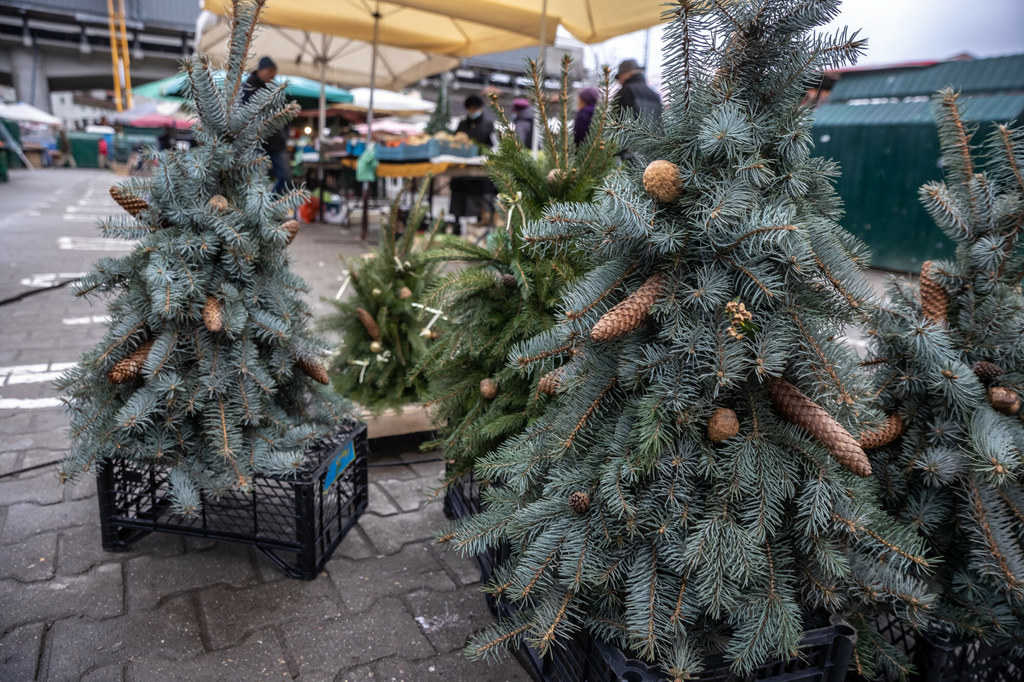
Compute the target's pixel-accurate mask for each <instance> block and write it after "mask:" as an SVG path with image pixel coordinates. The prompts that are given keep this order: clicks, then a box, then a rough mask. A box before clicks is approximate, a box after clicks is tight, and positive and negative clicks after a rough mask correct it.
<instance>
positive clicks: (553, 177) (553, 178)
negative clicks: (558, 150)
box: [548, 168, 564, 185]
mask: <svg viewBox="0 0 1024 682" xmlns="http://www.w3.org/2000/svg"><path fill="white" fill-rule="evenodd" d="M562 177H564V173H562V169H561V168H552V169H551V170H549V171H548V184H549V185H553V184H555V183H556V182H558V181H559V180H561V179H562Z"/></svg>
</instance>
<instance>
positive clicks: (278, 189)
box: [242, 57, 292, 194]
mask: <svg viewBox="0 0 1024 682" xmlns="http://www.w3.org/2000/svg"><path fill="white" fill-rule="evenodd" d="M276 75H277V64H275V63H274V60H273V59H271V58H270V57H261V58H260V61H259V63H258V64H257V65H256V69H255V70H254V71H253V72H252V73H250V74H249V77H248V78H247V79H246V80H245V83H244V84H243V85H242V104H245V103H246V102H248V101H249V99H250V98H251V97H252V96H253V95H255V94H256V93H257V92H259V91H260V90H262V89H263V88H266V87H270V84H271V83H272V82H273V80H274V77H275V76H276ZM287 146H288V126H284V127H283V128H281V130H279V131H277V132H276V133H273V134H271V135H270V136H269V137H267V138H266V139H264V140H263V151H265V152H266V153H267V156H269V157H270V174H271V175H272V176H273V178H274V187H273V190H272V191H273V192H274V193H275V194H282V193H283V192H284V191H285V189H286V188H287V187H288V185H290V184H291V182H292V171H291V159H289V158H288V149H287Z"/></svg>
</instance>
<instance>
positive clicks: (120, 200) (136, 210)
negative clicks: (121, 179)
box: [110, 185, 149, 218]
mask: <svg viewBox="0 0 1024 682" xmlns="http://www.w3.org/2000/svg"><path fill="white" fill-rule="evenodd" d="M110 196H111V197H113V199H114V201H116V202H117V205H118V206H120V207H121V208H123V209H124V210H126V211H128V213H130V214H131V216H132V217H133V218H135V217H137V216H138V215H139V214H140V213H142V212H143V211H145V210H146V209H148V208H149V202H148V201H146V200H145V199H143V198H142V197H137V196H135V195H134V194H128V193H127V192H125V191H123V190H122V189H121V188H120V187H118V186H117V185H111V187H110Z"/></svg>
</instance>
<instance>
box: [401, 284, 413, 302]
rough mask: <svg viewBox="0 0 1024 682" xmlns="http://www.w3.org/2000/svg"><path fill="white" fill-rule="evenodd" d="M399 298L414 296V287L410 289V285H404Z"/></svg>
mask: <svg viewBox="0 0 1024 682" xmlns="http://www.w3.org/2000/svg"><path fill="white" fill-rule="evenodd" d="M398 298H400V299H402V300H403V301H404V300H405V299H407V298H412V289H410V288H409V287H402V288H401V289H399V290H398Z"/></svg>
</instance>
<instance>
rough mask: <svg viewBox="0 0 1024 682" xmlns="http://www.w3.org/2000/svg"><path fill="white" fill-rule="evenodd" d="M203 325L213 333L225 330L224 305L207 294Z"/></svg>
mask: <svg viewBox="0 0 1024 682" xmlns="http://www.w3.org/2000/svg"><path fill="white" fill-rule="evenodd" d="M203 324H204V325H205V326H206V328H207V329H209V330H210V331H211V332H219V331H223V329H224V303H223V302H222V301H221V300H220V299H219V298H217V297H216V296H212V295H209V294H207V296H206V305H204V306H203Z"/></svg>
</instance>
